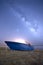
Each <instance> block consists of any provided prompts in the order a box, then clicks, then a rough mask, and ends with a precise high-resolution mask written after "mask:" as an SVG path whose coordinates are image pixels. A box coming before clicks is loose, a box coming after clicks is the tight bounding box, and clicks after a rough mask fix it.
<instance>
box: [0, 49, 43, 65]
mask: <svg viewBox="0 0 43 65" xmlns="http://www.w3.org/2000/svg"><path fill="white" fill-rule="evenodd" d="M0 65H43V50H34V51H12V50H9V49H7V48H0Z"/></svg>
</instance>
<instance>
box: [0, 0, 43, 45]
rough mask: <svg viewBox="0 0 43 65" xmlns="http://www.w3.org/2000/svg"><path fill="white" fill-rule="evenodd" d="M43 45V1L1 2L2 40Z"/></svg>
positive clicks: (0, 32) (0, 25) (19, 0)
mask: <svg viewBox="0 0 43 65" xmlns="http://www.w3.org/2000/svg"><path fill="white" fill-rule="evenodd" d="M15 38H23V39H26V40H28V41H30V42H32V44H35V45H36V44H43V0H0V40H2V41H5V40H14V39H15Z"/></svg>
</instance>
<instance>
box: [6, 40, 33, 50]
mask: <svg viewBox="0 0 43 65" xmlns="http://www.w3.org/2000/svg"><path fill="white" fill-rule="evenodd" d="M5 43H6V44H7V46H8V47H9V48H10V49H11V50H20V51H31V50H34V47H33V46H32V45H30V44H24V43H19V42H12V41H5Z"/></svg>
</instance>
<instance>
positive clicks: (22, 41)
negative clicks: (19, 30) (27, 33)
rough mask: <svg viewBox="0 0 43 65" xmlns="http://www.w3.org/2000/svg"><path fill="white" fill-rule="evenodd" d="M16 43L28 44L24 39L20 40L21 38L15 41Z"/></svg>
mask: <svg viewBox="0 0 43 65" xmlns="http://www.w3.org/2000/svg"><path fill="white" fill-rule="evenodd" d="M14 42H19V43H24V44H26V41H25V40H24V39H20V38H18V39H14Z"/></svg>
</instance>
